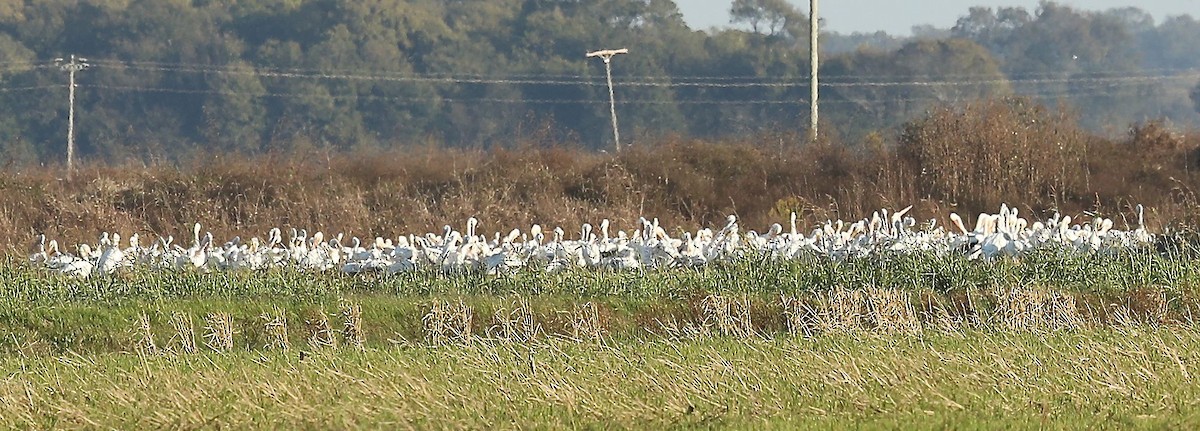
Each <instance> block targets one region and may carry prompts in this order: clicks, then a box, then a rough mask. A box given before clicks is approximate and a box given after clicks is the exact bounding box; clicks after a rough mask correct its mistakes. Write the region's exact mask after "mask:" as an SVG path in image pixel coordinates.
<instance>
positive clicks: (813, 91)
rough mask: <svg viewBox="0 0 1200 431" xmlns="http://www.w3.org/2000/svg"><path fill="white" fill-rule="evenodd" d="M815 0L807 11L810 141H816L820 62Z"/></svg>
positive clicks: (810, 0)
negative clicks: (810, 65) (810, 67)
mask: <svg viewBox="0 0 1200 431" xmlns="http://www.w3.org/2000/svg"><path fill="white" fill-rule="evenodd" d="M818 21H819V20H818V19H817V0H809V11H808V32H809V34H808V42H809V43H808V61H809V62H810V63H812V73H811V74H810V78H811V81H810V82H809V87H810V88H809V94H808V99H809V100H808V112H809V125H808V140H809V141H811V142H816V141H817V94H818V92H817V83H818V80H817V70H818V69H819V68H818V65H819V64H820V63H818V62H817V53H818V49H817V46H818V45H817V34H818V33H819V31H818V29H817V24H818Z"/></svg>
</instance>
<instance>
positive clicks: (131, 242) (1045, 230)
mask: <svg viewBox="0 0 1200 431" xmlns="http://www.w3.org/2000/svg"><path fill="white" fill-rule="evenodd" d="M911 208H912V207H911V206H909V207H908V208H905V209H903V210H900V211H894V212H892V213H890V214H889V212H888V211H887V210H880V211H876V212H875V213H874V214H873V215H872V216H871V217H870V218H865V219H862V220H859V221H857V222H853V223H847V222H843V221H841V220H838V221H827V222H825V223H824V224H822V225H820V226H817V227H816V228H814V229H813V230H812V231H811V232H809V233H804V232H800V231H798V230H797V228H796V214H795V213H793V214H792V216H791V222H790V227H789V228H784V227H783V226H782V225H780V224H778V223H776V224H773V225H771V226H770V227H769V228H768V229H767V231H766V232H765V233H758V232H755V231H746V232H743V231H742V230H741V229H740V227H739V226H738V223H737V218H736V217H735V216H732V215H731V216H729V217H728V219H727V222H726V224H725V225H724V226H723V227H721V228H720V229H717V230H713V229H708V228H705V229H700V230H698V231H696V232H682V234H680V235H678V236H674V237H673V236H671V235H670V234H669V233H668V231H667V230H666V229H664V228H663V227H661V226H659V224H658V220H657V219H645V218H642V219H641V220H640V224H639V226H638V227H637V229H634V230H633V231H631V232H626V231H624V230H619V231H617V232H615V234H613V233H612V232H610V229H609V228H610V226H609V221H608V220H607V219H605V220H603V221H601V222H600V223H599V226H598V228H597V227H593V226H592V225H591V224H586V223H585V224H584V225H583V226H581V227H580V229H579V230H577V231H572V232H571V233H568V232H567V231H565V230H563V229H562V228H555V229H553V230H552V231H549V232H547V231H544V230H543V229H542V227H541V226H539V225H536V224H535V225H533V226H531V227H530V228H529V230H528V231H522V230H520V229H513V230H511V231H509V232H508V233H507V234H501V233H500V232H496V233H494V234H493V235H492V236H491V237H488V236H486V235H481V234H480V233H479V232H478V229H479V221H478V220H477V219H476V218H474V217H472V218H470V219H468V220H467V221H466V230H465V232H459V231H457V230H455V229H453V228H452V227H451V226H449V225H447V226H445V227H444V228H443V230H442V232H441V233H440V234H437V233H427V234H424V235H402V236H399V237H397V238H396V239H395V240H393V239H391V238H383V237H376V238H374V239H371V240H366V241H363V240H362V239H360V238H358V237H349V238H347V237H345V236H343V235H342V234H338V235H337V236H336V237H331V238H326V236H325V235H324V234H323V233H321V232H315V233H312V234H309V233H308V232H307V231H305V230H296V229H291V231H290V235H288V237H287V238H286V239H285V238H284V236H283V231H282V230H280V229H279V228H275V229H271V231H270V232H269V233H268V234H267V238H266V239H265V240H263V239H260V238H258V237H253V238H250V239H249V240H243V239H241V238H234V239H232V240H230V241H228V242H225V243H224V244H218V243H217V242H215V241H214V240H213V235H212V233H211V232H209V233H205V234H201V230H202V229H201V226H200V225H199V224H196V225H195V226H194V227H193V230H192V238H191V242H190V244H178V243H176V242H175V240H174V238H173V237H170V236H167V237H160V238H158V239H157V240H156V241H154V242H153V243H152V244H150V245H149V246H145V245H143V244H142V243H141V240H140V238H139V237H138V235H137V234H136V233H135V234H133V235H130V236H129V237H128V238H127V242H126V243H125V244H124V245H123V244H122V242H121V240H122V236H121V235H120V234H119V233H108V232H105V233H103V234H102V235H101V236H100V238H99V239H100V241H99V243H98V244H95V245H92V244H79V245H77V246H76V247H74V250H75V252H74V253H69V252H66V251H63V250H60V249H59V245H58V242H57V241H55V240H51V241H49V242H47V241H46V236H45V235H38V236H37V238H36V239H35V241H34V243H33V246H32V248H31V254H30V256H29V260H30V262H32V263H33V264H35V265H40V266H44V267H45V268H47V269H48V270H51V271H57V272H60V273H63V274H67V275H70V276H76V277H89V276H98V275H106V274H112V273H114V272H118V271H121V270H123V269H128V268H152V269H167V270H200V271H236V270H261V269H266V268H271V267H287V268H295V269H298V270H304V271H315V272H317V271H335V270H336V271H340V272H342V273H348V274H357V273H365V272H378V273H383V274H388V275H393V274H397V273H403V272H408V271H416V270H432V271H443V272H451V273H452V272H463V271H485V272H487V273H490V274H494V273H501V272H506V271H516V270H520V269H522V268H534V269H536V270H540V271H549V272H555V271H561V270H564V269H568V268H588V269H609V270H636V269H652V268H672V267H698V266H703V265H706V264H708V263H710V262H717V261H728V260H732V259H737V258H739V257H745V256H764V255H765V256H771V257H773V258H777V259H794V258H799V257H803V256H813V255H816V256H827V257H829V258H832V259H847V258H854V257H865V256H871V255H880V254H886V253H914V252H923V253H959V254H963V255H965V256H967V257H968V258H970V259H996V258H1001V257H1005V256H1018V255H1020V254H1022V253H1026V252H1029V251H1032V250H1039V249H1047V248H1054V249H1056V250H1062V251H1064V252H1070V253H1083V254H1086V253H1105V252H1116V251H1121V250H1129V249H1134V248H1139V247H1147V246H1150V245H1152V244H1153V243H1154V235H1153V234H1151V233H1149V232H1147V231H1146V228H1145V224H1144V218H1143V209H1142V206H1141V205H1138V206H1137V226H1136V227H1135V228H1133V229H1131V230H1120V229H1116V228H1114V226H1113V225H1114V222H1113V221H1112V220H1111V219H1107V218H1103V217H1093V218H1092V219H1090V220H1089V221H1088V222H1086V223H1074V224H1073V221H1072V219H1071V217H1070V216H1060V215H1058V214H1055V215H1054V216H1053V217H1051V218H1050V219H1048V220H1046V221H1044V222H1043V221H1035V222H1033V223H1032V224H1031V223H1029V222H1028V221H1027V220H1026V219H1025V218H1022V217H1020V216H1019V215H1018V211H1017V209H1016V208H1015V207H1014V208H1009V207H1008V206H1007V205H1005V206H1001V208H1000V212H999V213H996V214H987V213H984V214H980V215H979V216H978V218H977V221H976V223H975V227H974V229H967V227H966V226H965V225H964V224H963V220H962V218H961V217H959V216H958V214H954V213H951V214H950V221H951V225H949V226H938V224H937V221H936V220H930V221H928V222H925V223H922V224H921V225H920V226H919V227H918V224H917V222H916V220H915V219H914V218H912V217H909V216H907V215H906V214H907V213H908V211H909V210H910V209H911Z"/></svg>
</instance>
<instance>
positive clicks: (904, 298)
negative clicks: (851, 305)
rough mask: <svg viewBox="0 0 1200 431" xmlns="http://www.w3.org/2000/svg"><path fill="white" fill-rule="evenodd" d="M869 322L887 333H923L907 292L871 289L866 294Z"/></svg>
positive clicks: (876, 328)
mask: <svg viewBox="0 0 1200 431" xmlns="http://www.w3.org/2000/svg"><path fill="white" fill-rule="evenodd" d="M865 298H866V306H867V307H866V308H867V321H868V322H870V323H871V324H872V326H873V328H874V329H875V330H877V331H880V332H885V333H910V334H911V333H917V332H921V321H920V320H919V319H917V311H916V309H915V308H913V305H912V300H911V298H909V295H908V293H907V292H903V291H901V290H897V289H883V288H870V289H867V290H866V292H865Z"/></svg>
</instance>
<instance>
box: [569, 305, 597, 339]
mask: <svg viewBox="0 0 1200 431" xmlns="http://www.w3.org/2000/svg"><path fill="white" fill-rule="evenodd" d="M571 337H572V338H574V339H575V340H600V339H602V338H603V337H604V326H602V325H601V324H600V310H599V309H598V308H597V307H596V304H595V303H593V302H591V301H588V302H586V303H584V304H583V305H575V308H574V309H573V310H572V311H571Z"/></svg>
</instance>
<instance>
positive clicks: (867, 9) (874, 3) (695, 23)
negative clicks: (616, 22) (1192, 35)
mask: <svg viewBox="0 0 1200 431" xmlns="http://www.w3.org/2000/svg"><path fill="white" fill-rule="evenodd" d="M789 1H791V2H792V3H793V4H795V5H796V8H797V9H798V10H800V11H802V12H804V13H805V14H807V13H808V4H809V2H808V0H789ZM731 3H733V0H675V4H677V5H678V6H679V10H680V11H681V12H682V13H683V18H684V19H685V20H687V22H688V25H690V26H691V27H692V28H696V29H707V28H709V27H712V26H725V25H728V24H729V5H730V4H731ZM1057 3H1059V4H1064V5H1069V6H1072V7H1075V8H1078V9H1084V10H1106V9H1111V8H1116V7H1126V6H1137V7H1139V8H1141V9H1143V10H1145V11H1147V12H1150V14H1152V15H1154V19H1155V22H1162V21H1163V19H1165V18H1166V17H1168V16H1171V15H1183V14H1188V15H1191V16H1193V17H1196V18H1200V0H1140V1H1139V0H1086V1H1084V0H1060V1H1057ZM971 6H986V7H992V8H996V7H1003V6H1020V7H1024V8H1026V9H1028V10H1029V11H1030V12H1033V11H1035V10H1037V6H1038V0H824V1H821V2H820V3H819V4H818V10H817V12H818V15H820V17H821V18H823V19H824V20H825V25H826V29H827V30H829V31H836V32H838V33H853V32H866V33H873V32H875V31H878V30H883V31H886V32H888V33H890V34H893V35H898V36H900V35H909V34H911V31H910V29H912V27H913V26H914V25H920V24H932V25H933V26H935V27H939V28H949V27H953V26H954V22H955V21H957V20H958V18H959V17H960V16H963V15H966V13H967V9H969V8H970V7H971Z"/></svg>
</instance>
